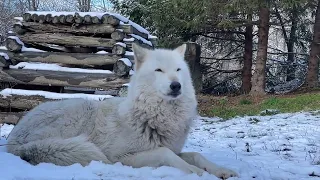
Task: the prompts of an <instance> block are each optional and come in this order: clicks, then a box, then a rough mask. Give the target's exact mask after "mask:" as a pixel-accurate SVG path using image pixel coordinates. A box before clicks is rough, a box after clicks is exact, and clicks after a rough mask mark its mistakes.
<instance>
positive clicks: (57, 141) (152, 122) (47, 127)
mask: <svg viewBox="0 0 320 180" xmlns="http://www.w3.org/2000/svg"><path fill="white" fill-rule="evenodd" d="M185 50H186V45H185V44H184V45H181V46H179V47H177V48H175V49H173V50H170V49H154V50H149V49H145V48H142V47H140V46H138V45H135V44H134V45H133V51H134V58H135V74H134V75H133V76H132V77H131V80H130V87H129V90H128V96H127V97H124V98H120V97H114V98H110V99H107V100H105V101H91V100H84V99H69V100H61V101H54V102H46V103H43V104H40V105H39V106H37V107H35V108H34V109H33V110H31V111H30V112H29V113H28V114H26V115H25V116H24V117H23V118H22V119H21V120H20V122H19V123H18V124H17V125H16V126H15V128H14V129H13V130H12V132H11V134H10V136H9V139H8V145H7V149H8V152H10V153H12V154H15V155H17V156H20V157H21V158H22V159H24V160H26V161H28V162H29V163H31V164H38V163H41V162H47V163H53V164H56V165H61V166H66V165H71V164H74V163H80V164H82V165H84V166H85V165H87V164H89V163H90V161H92V160H97V161H102V162H104V163H107V164H112V163H116V162H121V163H122V164H124V165H128V166H132V167H134V168H139V167H143V166H149V167H159V166H171V167H175V168H178V169H180V170H182V171H185V172H186V173H197V174H198V175H202V173H203V172H204V171H207V172H209V173H211V174H214V175H216V176H217V177H221V178H228V177H232V176H237V174H236V173H235V172H233V171H232V170H229V169H226V168H223V167H220V166H218V165H216V164H214V163H212V162H210V161H208V160H206V159H205V158H204V157H203V156H202V155H200V154H199V153H196V152H183V153H182V152H181V150H182V148H183V146H184V143H185V140H186V138H187V135H188V132H189V128H190V125H191V123H192V120H193V119H195V118H196V116H197V101H196V97H195V92H194V88H193V85H192V80H191V77H190V71H189V67H188V65H187V63H186V62H185V60H184V53H185Z"/></svg>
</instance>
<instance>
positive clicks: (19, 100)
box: [0, 94, 48, 110]
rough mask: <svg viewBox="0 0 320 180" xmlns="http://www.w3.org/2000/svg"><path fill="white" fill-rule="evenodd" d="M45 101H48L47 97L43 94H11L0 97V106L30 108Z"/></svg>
mask: <svg viewBox="0 0 320 180" xmlns="http://www.w3.org/2000/svg"><path fill="white" fill-rule="evenodd" d="M45 101H48V99H46V98H44V97H43V96H21V95H14V94H12V95H11V96H7V97H5V98H3V97H1V98H0V107H1V108H14V109H20V110H31V109H32V108H34V107H36V106H38V105H39V104H41V103H43V102H45Z"/></svg>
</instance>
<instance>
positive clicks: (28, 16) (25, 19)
mask: <svg viewBox="0 0 320 180" xmlns="http://www.w3.org/2000/svg"><path fill="white" fill-rule="evenodd" d="M22 17H23V20H24V21H26V22H30V21H32V19H31V14H30V13H24V14H23V16H22Z"/></svg>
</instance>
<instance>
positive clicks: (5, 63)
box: [0, 55, 12, 68]
mask: <svg viewBox="0 0 320 180" xmlns="http://www.w3.org/2000/svg"><path fill="white" fill-rule="evenodd" d="M10 65H12V62H11V60H10V59H6V58H5V57H4V56H1V55H0V68H9V66H10Z"/></svg>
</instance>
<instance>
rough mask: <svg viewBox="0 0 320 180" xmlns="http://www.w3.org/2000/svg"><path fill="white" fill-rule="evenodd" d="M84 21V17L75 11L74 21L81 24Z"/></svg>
mask: <svg viewBox="0 0 320 180" xmlns="http://www.w3.org/2000/svg"><path fill="white" fill-rule="evenodd" d="M83 21H84V18H83V17H82V16H80V14H79V13H75V14H74V22H75V23H77V24H82V23H83Z"/></svg>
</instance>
